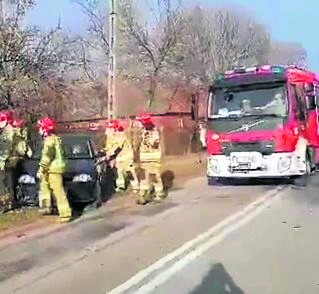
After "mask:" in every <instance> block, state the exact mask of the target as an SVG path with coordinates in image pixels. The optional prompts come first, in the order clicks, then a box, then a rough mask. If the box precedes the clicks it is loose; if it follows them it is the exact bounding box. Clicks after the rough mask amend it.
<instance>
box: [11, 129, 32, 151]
mask: <svg viewBox="0 0 319 294" xmlns="http://www.w3.org/2000/svg"><path fill="white" fill-rule="evenodd" d="M15 131H16V145H15V146H16V148H15V149H16V156H18V157H21V156H23V157H31V156H32V150H31V148H30V146H29V144H28V130H27V129H21V128H16V129H15Z"/></svg>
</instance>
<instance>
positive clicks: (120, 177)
mask: <svg viewBox="0 0 319 294" xmlns="http://www.w3.org/2000/svg"><path fill="white" fill-rule="evenodd" d="M107 128H108V131H107V132H106V133H107V138H106V148H105V149H106V150H105V151H106V152H107V155H108V156H109V158H110V157H113V158H115V167H116V169H117V178H116V183H115V184H116V191H117V192H121V191H125V189H126V183H127V179H128V177H129V176H130V177H131V181H130V182H131V185H132V189H133V192H134V193H137V192H138V189H139V182H138V178H137V174H136V170H135V166H134V150H133V147H132V144H131V142H130V140H129V139H128V134H127V133H126V132H125V130H124V128H123V126H121V125H120V124H119V122H118V121H116V120H113V121H111V122H109V124H108V126H107Z"/></svg>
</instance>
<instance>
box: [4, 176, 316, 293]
mask: <svg viewBox="0 0 319 294" xmlns="http://www.w3.org/2000/svg"><path fill="white" fill-rule="evenodd" d="M318 188H319V177H312V179H311V183H310V185H309V186H308V187H307V188H298V189H296V188H294V187H291V186H286V185H281V184H280V183H274V184H273V183H270V184H268V185H260V184H259V185H255V184H254V183H251V184H247V185H237V186H229V185H228V186H223V187H208V186H207V185H206V180H205V179H195V180H193V181H191V182H189V183H188V185H187V186H186V187H185V188H184V189H180V190H177V191H174V192H171V193H170V197H169V198H168V199H167V200H166V201H165V203H163V204H160V205H149V206H147V207H132V208H130V209H126V210H124V211H118V212H116V213H108V212H107V210H103V209H102V210H101V211H100V212H99V213H97V214H96V215H93V216H92V217H91V218H90V219H87V220H85V221H83V222H79V223H77V224H73V225H71V226H69V227H67V228H66V229H65V230H62V231H60V232H58V233H55V234H53V235H49V236H44V237H41V238H38V239H35V240H32V239H31V240H27V241H25V242H21V243H18V244H16V245H15V246H9V247H5V248H1V247H0V281H1V282H0V293H46V294H49V293H59V294H61V293H83V294H84V293H85V294H86V293H97V294H98V293H103V294H105V293H113V294H115V293H143V294H144V293H213V294H215V293H216V294H219V293H225V294H226V293H232V294H239V293H261V294H262V293H267V294H269V293H280V294H282V293H289V294H290V293H299V294H300V293H307V294H308V293H310V294H311V293H319V265H318V261H319V251H318V249H317V248H318V246H317V242H318V241H317V239H318V238H317V236H318V233H319V229H318V228H317V223H318V219H319V205H318V204H319V195H318V192H317V191H318ZM0 246H1V244H0Z"/></svg>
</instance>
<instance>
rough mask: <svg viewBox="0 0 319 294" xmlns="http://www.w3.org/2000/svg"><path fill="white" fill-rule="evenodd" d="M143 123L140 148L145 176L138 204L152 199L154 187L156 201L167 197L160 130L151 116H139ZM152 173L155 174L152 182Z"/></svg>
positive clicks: (141, 164) (140, 157)
mask: <svg viewBox="0 0 319 294" xmlns="http://www.w3.org/2000/svg"><path fill="white" fill-rule="evenodd" d="M137 119H138V120H139V121H140V122H141V124H142V140H141V144H140V148H139V159H140V166H141V169H142V171H143V176H142V178H141V182H140V197H139V199H138V201H137V203H138V204H142V205H144V204H146V203H147V202H149V201H150V200H151V193H152V191H153V188H154V190H155V198H154V201H155V202H161V201H162V200H163V198H165V191H164V187H163V182H162V179H161V158H162V152H161V147H160V132H159V130H158V128H157V127H156V126H155V125H154V123H153V121H152V118H151V116H149V115H143V116H140V117H138V118H137ZM152 175H153V176H155V179H154V183H153V184H152V183H151V178H152Z"/></svg>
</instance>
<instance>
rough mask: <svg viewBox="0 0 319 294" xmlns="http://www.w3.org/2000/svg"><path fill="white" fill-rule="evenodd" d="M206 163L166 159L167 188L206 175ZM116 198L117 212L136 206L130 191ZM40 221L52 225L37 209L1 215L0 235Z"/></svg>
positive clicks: (196, 158)
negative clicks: (130, 205)
mask: <svg viewBox="0 0 319 294" xmlns="http://www.w3.org/2000/svg"><path fill="white" fill-rule="evenodd" d="M205 162H206V159H205V154H203V153H202V154H198V153H195V154H187V155H184V156H168V157H165V158H164V159H163V164H162V180H163V183H164V186H165V188H166V189H168V191H173V190H174V189H175V188H177V189H178V188H180V187H182V186H183V184H184V183H185V182H186V181H188V180H190V179H192V178H196V177H200V176H203V175H204V174H205V166H206V164H205ZM114 196H115V197H114V199H113V200H114V201H113V204H112V205H115V206H116V207H118V209H117V210H119V209H120V208H121V207H124V206H125V205H127V204H128V202H130V201H131V202H132V203H131V204H132V205H135V200H134V199H135V195H132V193H131V191H130V190H128V191H127V192H124V193H121V194H116V195H114ZM118 196H121V197H118ZM123 196H124V197H123ZM125 196H131V197H125ZM106 205H107V204H106ZM40 219H42V220H43V222H42V221H41V226H42V225H50V222H52V220H51V219H49V218H48V217H42V216H41V215H40V214H39V213H38V210H37V208H22V209H18V210H15V211H11V212H9V213H6V214H0V233H4V232H6V231H11V230H12V229H17V228H20V227H24V226H26V225H29V224H32V223H34V222H36V221H38V220H40Z"/></svg>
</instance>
